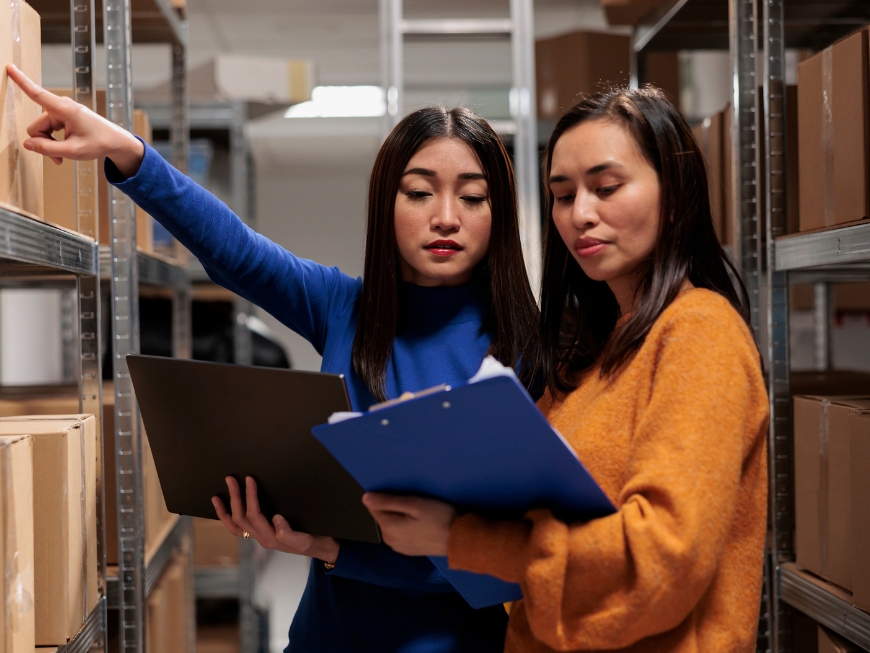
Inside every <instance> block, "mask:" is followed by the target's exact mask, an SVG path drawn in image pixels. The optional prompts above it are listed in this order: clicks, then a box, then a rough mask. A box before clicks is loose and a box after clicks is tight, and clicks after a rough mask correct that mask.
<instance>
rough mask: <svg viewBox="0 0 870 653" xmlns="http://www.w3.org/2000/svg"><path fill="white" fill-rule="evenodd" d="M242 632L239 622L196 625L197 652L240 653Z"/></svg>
mask: <svg viewBox="0 0 870 653" xmlns="http://www.w3.org/2000/svg"><path fill="white" fill-rule="evenodd" d="M240 641H241V632H240V631H239V625H238V624H215V625H211V624H209V625H202V626H199V625H198V626H197V627H196V653H239V642H240Z"/></svg>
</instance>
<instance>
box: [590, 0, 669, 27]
mask: <svg viewBox="0 0 870 653" xmlns="http://www.w3.org/2000/svg"><path fill="white" fill-rule="evenodd" d="M662 4H664V0H601V8H602V9H603V10H604V15H605V16H606V17H607V22H608V23H610V24H611V25H637V24H638V23H640V21H641V20H643V19H644V18H646V17H647V16H648V15H649V14H650V13H651V12H652V11H653V10H655V9H656V8H657V7H658V6H660V5H662Z"/></svg>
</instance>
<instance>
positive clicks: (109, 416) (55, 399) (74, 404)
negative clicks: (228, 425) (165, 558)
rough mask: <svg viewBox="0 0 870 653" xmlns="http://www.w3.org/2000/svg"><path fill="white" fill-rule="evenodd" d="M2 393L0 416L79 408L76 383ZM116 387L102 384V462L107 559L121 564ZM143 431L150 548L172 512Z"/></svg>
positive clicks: (58, 412)
mask: <svg viewBox="0 0 870 653" xmlns="http://www.w3.org/2000/svg"><path fill="white" fill-rule="evenodd" d="M17 390H18V389H15V390H13V391H12V392H10V391H8V389H7V391H6V392H5V393H4V395H5V396H3V395H0V417H11V416H16V415H69V414H73V413H77V412H78V410H79V400H78V395H77V394H76V389H75V388H74V387H67V388H63V389H62V391H61V392H58V389H57V388H39V389H38V390H37V391H33V390H31V392H33V394H28V393H27V392H26V390H27V389H26V388H24V389H21V390H20V391H17ZM114 414H115V411H114V391H113V387H112V385H111V384H110V383H107V384H105V385H103V415H102V417H103V424H102V428H103V433H104V438H105V439H104V441H103V445H104V446H103V464H104V466H105V470H106V475H105V478H104V484H103V487H104V491H105V498H106V562H107V564H110V565H114V564H118V512H117V511H118V503H117V481H116V478H115V445H114V437H115V436H114V429H115V417H114ZM142 433H143V458H142V486H143V494H144V502H145V550H146V552H148V551H150V550H151V548H152V547H153V545H154V544H156V543H157V538H158V537H160V535H161V533H162V532H163V531H164V529H165V526H166V524H167V523H168V522H169V520H170V519H171V518H172V514H171V513H170V512H169V511H168V510H167V509H166V502H165V501H164V500H163V490H162V489H161V487H160V481H159V479H158V478H157V470H156V468H155V466H154V458H153V456H152V455H151V449H150V447H149V446H148V439H147V435H146V434H145V430H144V428H143V429H142Z"/></svg>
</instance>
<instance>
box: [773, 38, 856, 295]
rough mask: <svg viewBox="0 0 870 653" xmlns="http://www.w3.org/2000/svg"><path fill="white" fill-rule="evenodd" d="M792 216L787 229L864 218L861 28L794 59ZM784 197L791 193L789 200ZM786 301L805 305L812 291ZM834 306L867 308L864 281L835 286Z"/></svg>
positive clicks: (805, 290)
mask: <svg viewBox="0 0 870 653" xmlns="http://www.w3.org/2000/svg"><path fill="white" fill-rule="evenodd" d="M798 119H799V122H798V124H799V134H798V148H799V152H800V179H799V188H800V191H799V204H800V222H799V226H798V228H796V229H794V230H793V231H801V232H807V231H823V230H827V229H836V228H839V227H843V226H847V225H850V224H859V223H860V222H862V221H865V220H867V218H868V216H870V33H868V29H867V28H864V29H861V30H859V31H858V32H855V33H854V34H851V35H850V36H847V37H846V38H844V39H842V40H840V41H838V42H837V43H835V44H833V45H832V46H831V47H829V48H826V49H825V50H822V51H821V52H819V53H818V54H816V55H815V56H813V57H810V58H808V59H806V60H805V61H802V62H801V63H800V64H799V65H798ZM789 200H790V201H791V197H790V198H789ZM792 304H793V306H794V307H795V308H797V309H803V310H809V309H812V307H813V301H812V289H811V288H810V287H794V288H793V289H792ZM832 305H833V306H834V307H835V309H836V310H838V311H860V312H870V283H850V284H837V285H835V286H834V298H833V300H832Z"/></svg>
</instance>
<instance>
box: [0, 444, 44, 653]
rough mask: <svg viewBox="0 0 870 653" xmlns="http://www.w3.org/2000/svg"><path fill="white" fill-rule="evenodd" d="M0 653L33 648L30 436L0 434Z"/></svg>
mask: <svg viewBox="0 0 870 653" xmlns="http://www.w3.org/2000/svg"><path fill="white" fill-rule="evenodd" d="M0 528H2V532H3V534H4V537H0V565H3V568H2V570H0V571H2V573H0V600H3V607H4V609H3V610H0V653H30V652H31V651H33V649H34V648H35V647H36V643H35V639H34V632H35V630H34V622H35V620H34V610H33V597H34V585H33V439H32V438H31V437H29V436H26V435H25V436H21V435H19V436H2V437H0Z"/></svg>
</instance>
